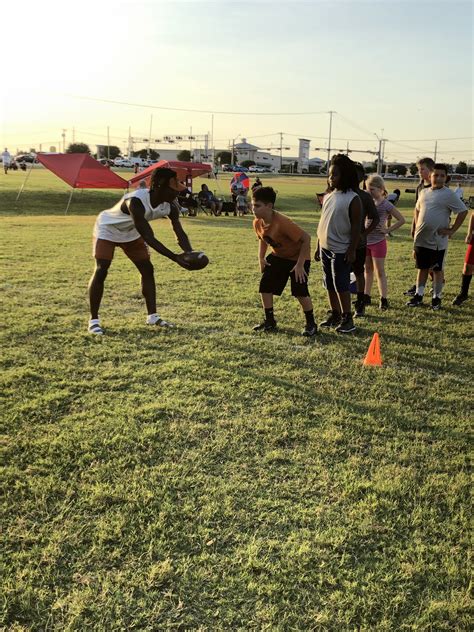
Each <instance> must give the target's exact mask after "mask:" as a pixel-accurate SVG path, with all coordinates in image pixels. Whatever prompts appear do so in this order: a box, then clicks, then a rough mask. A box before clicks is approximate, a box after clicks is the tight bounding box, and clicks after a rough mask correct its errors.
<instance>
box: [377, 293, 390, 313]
mask: <svg viewBox="0 0 474 632" xmlns="http://www.w3.org/2000/svg"><path fill="white" fill-rule="evenodd" d="M388 307H389V305H388V300H387V299H386V298H383V297H382V298H381V299H380V305H379V308H380V309H381V310H382V311H384V312H385V311H387V309H388Z"/></svg>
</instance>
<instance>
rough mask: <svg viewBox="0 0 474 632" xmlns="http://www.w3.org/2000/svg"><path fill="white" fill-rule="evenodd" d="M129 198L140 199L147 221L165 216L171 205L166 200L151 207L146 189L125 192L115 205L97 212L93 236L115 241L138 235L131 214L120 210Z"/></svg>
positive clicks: (148, 192) (130, 239)
mask: <svg viewBox="0 0 474 632" xmlns="http://www.w3.org/2000/svg"><path fill="white" fill-rule="evenodd" d="M131 198H138V199H139V200H140V202H141V203H142V204H143V206H144V208H145V219H146V220H147V221H149V222H150V221H151V220H153V219H158V218H159V217H167V216H168V215H169V214H170V210H171V207H170V205H169V203H168V202H163V203H162V204H159V205H158V206H156V207H155V208H153V206H152V205H151V202H150V191H149V190H148V189H137V190H136V191H132V192H131V193H125V195H124V196H123V197H122V198H121V199H120V200H119V201H118V202H117V204H115V206H113V207H112V208H110V209H108V210H106V211H102V213H100V214H99V216H98V217H97V219H96V222H95V226H94V237H96V238H97V239H107V240H108V241H115V242H117V243H125V242H127V241H133V240H134V239H138V238H139V237H140V233H139V232H138V230H137V229H136V228H135V224H134V223H133V219H132V217H131V215H127V214H126V213H123V212H122V211H121V206H122V204H123V202H124V201H125V200H130V199H131Z"/></svg>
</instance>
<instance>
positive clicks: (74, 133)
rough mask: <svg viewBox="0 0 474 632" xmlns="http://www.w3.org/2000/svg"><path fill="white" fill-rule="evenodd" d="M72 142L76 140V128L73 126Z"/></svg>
mask: <svg viewBox="0 0 474 632" xmlns="http://www.w3.org/2000/svg"><path fill="white" fill-rule="evenodd" d="M72 142H73V143H75V142H76V128H75V127H73V128H72Z"/></svg>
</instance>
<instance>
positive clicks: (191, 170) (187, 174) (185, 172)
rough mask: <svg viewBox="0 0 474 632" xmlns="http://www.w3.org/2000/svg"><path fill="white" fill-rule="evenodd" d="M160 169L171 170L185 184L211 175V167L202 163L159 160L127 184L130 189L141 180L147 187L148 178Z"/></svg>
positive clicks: (148, 184)
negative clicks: (207, 174) (208, 174)
mask: <svg viewBox="0 0 474 632" xmlns="http://www.w3.org/2000/svg"><path fill="white" fill-rule="evenodd" d="M160 167H168V168H169V169H173V171H176V173H177V174H178V180H185V181H186V184H188V181H189V180H191V179H192V178H197V177H198V176H202V175H204V174H206V173H212V167H211V165H207V164H205V163H203V162H183V161H181V160H160V161H159V162H157V163H155V164H154V165H151V166H150V167H147V168H146V169H145V170H144V171H142V172H141V173H137V175H136V176H133V178H131V180H129V181H128V184H129V185H130V186H132V187H137V186H138V185H139V184H140V182H141V181H142V180H145V182H146V185H147V187H149V186H150V177H151V174H152V173H153V171H154V170H155V169H159V168H160Z"/></svg>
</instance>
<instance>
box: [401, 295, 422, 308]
mask: <svg viewBox="0 0 474 632" xmlns="http://www.w3.org/2000/svg"><path fill="white" fill-rule="evenodd" d="M405 305H406V306H407V307H421V306H422V305H423V297H422V296H420V295H419V294H415V296H414V297H413V298H412V299H411V300H409V301H408V302H407V303H405Z"/></svg>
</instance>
